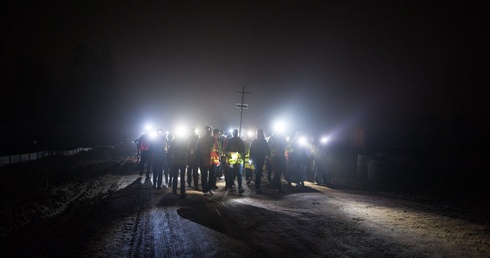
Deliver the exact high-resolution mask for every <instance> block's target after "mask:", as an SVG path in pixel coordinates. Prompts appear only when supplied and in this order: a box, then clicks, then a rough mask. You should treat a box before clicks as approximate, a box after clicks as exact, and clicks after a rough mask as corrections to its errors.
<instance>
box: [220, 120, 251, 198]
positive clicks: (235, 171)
mask: <svg viewBox="0 0 490 258" xmlns="http://www.w3.org/2000/svg"><path fill="white" fill-rule="evenodd" d="M245 151H246V149H245V143H244V142H243V140H242V139H241V138H240V137H238V130H237V129H235V130H233V137H232V138H231V139H229V140H227V141H226V144H225V153H226V166H225V187H226V190H232V186H233V183H234V182H235V177H236V178H237V183H238V194H242V193H243V187H242V171H243V162H244V159H245Z"/></svg>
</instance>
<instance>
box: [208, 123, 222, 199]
mask: <svg viewBox="0 0 490 258" xmlns="http://www.w3.org/2000/svg"><path fill="white" fill-rule="evenodd" d="M222 147H223V144H222V143H221V140H220V133H219V129H217V128H215V129H214V130H213V147H212V149H211V163H212V165H211V170H210V171H209V173H210V176H209V193H211V194H214V190H216V189H218V186H217V185H216V179H217V173H218V169H219V165H220V163H221V157H222V156H223V148H222ZM211 174H212V175H213V178H211Z"/></svg>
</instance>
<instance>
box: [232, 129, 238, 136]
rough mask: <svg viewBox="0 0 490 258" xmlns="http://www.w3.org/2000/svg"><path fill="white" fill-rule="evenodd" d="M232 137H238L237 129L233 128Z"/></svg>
mask: <svg viewBox="0 0 490 258" xmlns="http://www.w3.org/2000/svg"><path fill="white" fill-rule="evenodd" d="M233 137H238V129H235V130H233Z"/></svg>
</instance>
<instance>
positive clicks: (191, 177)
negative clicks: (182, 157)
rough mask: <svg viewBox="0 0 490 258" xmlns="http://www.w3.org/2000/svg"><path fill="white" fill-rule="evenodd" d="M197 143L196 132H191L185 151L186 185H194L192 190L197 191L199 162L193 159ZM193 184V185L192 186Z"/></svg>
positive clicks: (197, 135) (197, 136)
mask: <svg viewBox="0 0 490 258" xmlns="http://www.w3.org/2000/svg"><path fill="white" fill-rule="evenodd" d="M197 141H199V134H197V131H196V130H193V132H192V135H191V136H190V138H189V147H188V150H187V157H188V159H187V166H188V167H187V185H188V186H189V187H192V185H194V189H196V190H199V171H198V167H199V162H198V160H197V159H196V158H195V156H196V145H197ZM193 182H194V184H192V183H193Z"/></svg>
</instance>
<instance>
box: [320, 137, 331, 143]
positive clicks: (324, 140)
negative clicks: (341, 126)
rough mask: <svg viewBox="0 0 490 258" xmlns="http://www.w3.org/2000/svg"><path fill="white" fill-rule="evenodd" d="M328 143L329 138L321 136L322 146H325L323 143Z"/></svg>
mask: <svg viewBox="0 0 490 258" xmlns="http://www.w3.org/2000/svg"><path fill="white" fill-rule="evenodd" d="M329 141H330V137H329V136H323V137H322V139H320V142H321V143H322V144H325V143H327V142H329Z"/></svg>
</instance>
